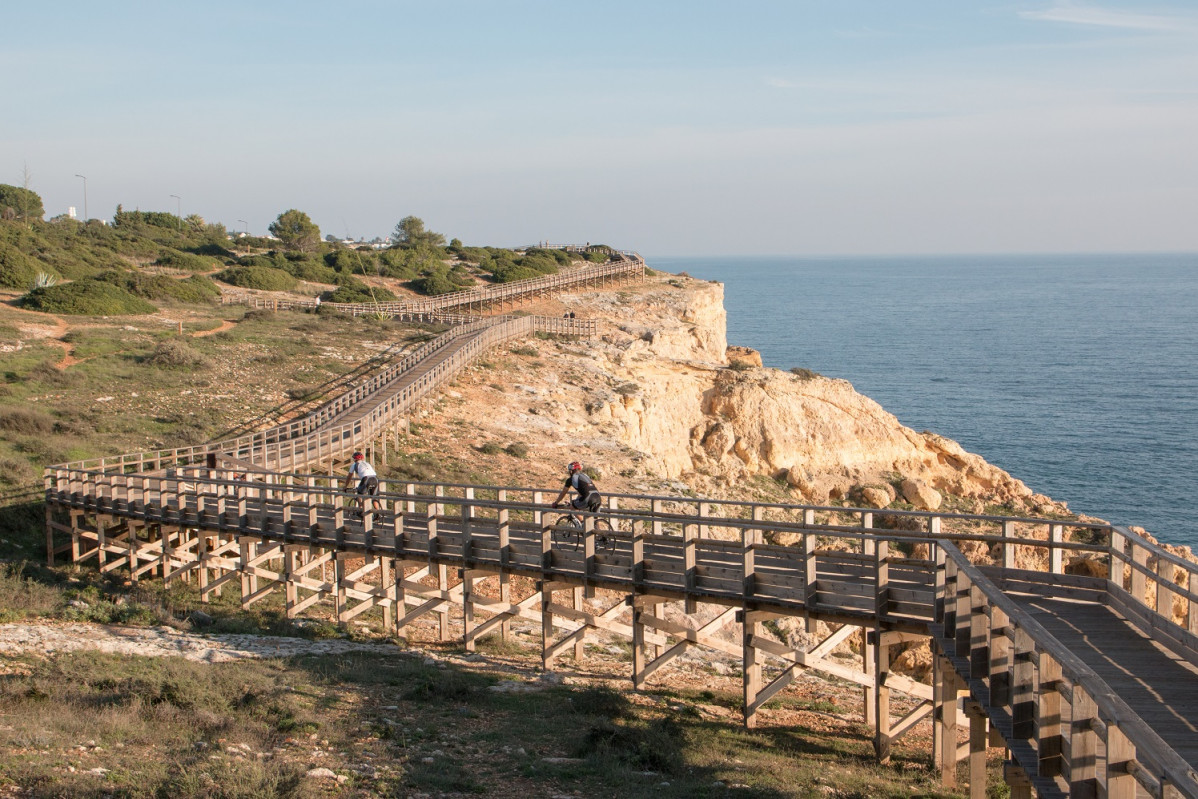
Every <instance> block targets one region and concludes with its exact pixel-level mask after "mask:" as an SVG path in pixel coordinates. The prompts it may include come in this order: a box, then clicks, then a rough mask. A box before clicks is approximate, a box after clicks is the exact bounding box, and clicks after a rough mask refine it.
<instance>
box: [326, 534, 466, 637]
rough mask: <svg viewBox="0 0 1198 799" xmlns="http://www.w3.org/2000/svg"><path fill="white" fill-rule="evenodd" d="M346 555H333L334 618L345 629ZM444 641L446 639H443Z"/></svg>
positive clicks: (340, 553)
mask: <svg viewBox="0 0 1198 799" xmlns="http://www.w3.org/2000/svg"><path fill="white" fill-rule="evenodd" d="M345 557H346V555H345V553H344V552H341V551H338V552H337V553H335V554H334V555H333V616H334V618H336V619H337V625H338V626H339V627H344V626H345V625H346V622H347V621H348V619H347V617H346V613H345V612H346V610H347V608H346V594H345V589H346V585H345ZM442 640H444V639H442Z"/></svg>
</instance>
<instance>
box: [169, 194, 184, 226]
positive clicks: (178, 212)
mask: <svg viewBox="0 0 1198 799" xmlns="http://www.w3.org/2000/svg"><path fill="white" fill-rule="evenodd" d="M171 196H172V197H174V198H175V216H177V217H179V232H180V233H182V232H183V198H182V197H180V196H179V195H178V194H172V195H171Z"/></svg>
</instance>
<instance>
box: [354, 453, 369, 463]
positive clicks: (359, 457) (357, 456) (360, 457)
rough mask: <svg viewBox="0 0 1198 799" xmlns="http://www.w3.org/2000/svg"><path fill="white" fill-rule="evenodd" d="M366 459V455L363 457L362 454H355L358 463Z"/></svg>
mask: <svg viewBox="0 0 1198 799" xmlns="http://www.w3.org/2000/svg"><path fill="white" fill-rule="evenodd" d="M365 457H366V456H365V455H363V454H362V453H361V452H355V453H354V460H356V461H360V460H362V459H363V458H365Z"/></svg>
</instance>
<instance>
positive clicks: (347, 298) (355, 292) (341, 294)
mask: <svg viewBox="0 0 1198 799" xmlns="http://www.w3.org/2000/svg"><path fill="white" fill-rule="evenodd" d="M336 282H337V283H338V286H337V290H336V291H334V292H333V293H331V294H329V295H327V296H326V297H325V300H326V301H328V302H390V301H391V300H394V299H395V295H394V294H392V293H391V292H390V291H388V290H387V289H385V288H382V287H381V286H368V285H367V284H365V283H363V282H362V281H361V280H358V279H357V278H355V277H352V276H351V275H349V274H339V275H337V281H336Z"/></svg>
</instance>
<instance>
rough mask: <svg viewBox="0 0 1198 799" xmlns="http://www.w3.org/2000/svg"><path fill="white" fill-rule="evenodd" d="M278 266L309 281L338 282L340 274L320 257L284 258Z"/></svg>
mask: <svg viewBox="0 0 1198 799" xmlns="http://www.w3.org/2000/svg"><path fill="white" fill-rule="evenodd" d="M278 268H279V269H282V270H283V271H284V272H287V273H288V274H291V275H295V276H296V277H297V278H299V279H300V280H306V281H308V282H309V283H336V282H337V278H338V277H339V274H340V273H338V272H337V271H336V270H334V269H332V268H330V267H329V266H327V265H325V262H324V261H323V260H322V259H320V258H302V259H298V260H293V259H291V258H284V259H282V262H281V263H279V264H278Z"/></svg>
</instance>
